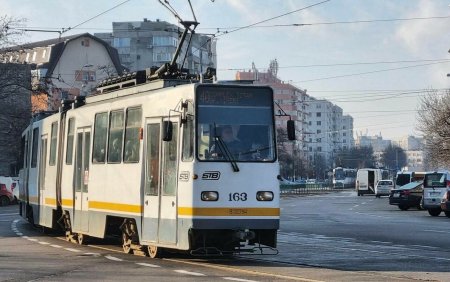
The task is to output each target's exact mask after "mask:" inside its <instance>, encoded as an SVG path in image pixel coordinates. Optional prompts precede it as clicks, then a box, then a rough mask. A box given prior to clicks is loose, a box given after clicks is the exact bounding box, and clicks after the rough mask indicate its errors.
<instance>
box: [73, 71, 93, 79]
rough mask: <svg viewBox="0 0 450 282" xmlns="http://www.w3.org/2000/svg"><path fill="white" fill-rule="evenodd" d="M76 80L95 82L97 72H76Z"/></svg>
mask: <svg viewBox="0 0 450 282" xmlns="http://www.w3.org/2000/svg"><path fill="white" fill-rule="evenodd" d="M75 80H76V81H95V80H96V73H95V71H81V70H77V71H75Z"/></svg>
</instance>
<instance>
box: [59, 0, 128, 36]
mask: <svg viewBox="0 0 450 282" xmlns="http://www.w3.org/2000/svg"><path fill="white" fill-rule="evenodd" d="M130 1H131V0H125V1H123V2H121V3H119V4H117V5H115V6H114V7H112V8H109V9H108V10H106V11H103V12H101V13H100V14H98V15H95V16H93V17H91V18H89V19H87V20H85V21H83V22H81V23H79V24H77V25H75V26H73V27H69V28H67V29H64V28H63V30H62V33H65V32H67V31H69V30H72V29H74V28H77V27H79V26H81V25H83V24H85V23H87V22H90V21H92V20H93V19H96V18H98V17H100V16H102V15H104V14H106V13H108V12H109V11H112V10H114V9H116V8H117V7H119V6H122V5H123V4H125V3H127V2H130Z"/></svg>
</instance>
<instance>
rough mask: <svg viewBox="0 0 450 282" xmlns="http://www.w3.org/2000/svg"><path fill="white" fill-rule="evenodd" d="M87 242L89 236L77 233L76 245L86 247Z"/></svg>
mask: <svg viewBox="0 0 450 282" xmlns="http://www.w3.org/2000/svg"><path fill="white" fill-rule="evenodd" d="M88 240H89V236H88V235H84V234H81V233H78V235H77V243H78V244H79V245H86V244H87V242H88Z"/></svg>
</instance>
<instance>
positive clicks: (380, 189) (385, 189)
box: [375, 180, 394, 198]
mask: <svg viewBox="0 0 450 282" xmlns="http://www.w3.org/2000/svg"><path fill="white" fill-rule="evenodd" d="M392 189H394V181H392V180H379V181H378V182H377V185H375V197H377V198H379V197H381V196H389V195H390V194H391V190H392Z"/></svg>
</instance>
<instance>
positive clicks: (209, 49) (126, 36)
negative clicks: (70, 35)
mask: <svg viewBox="0 0 450 282" xmlns="http://www.w3.org/2000/svg"><path fill="white" fill-rule="evenodd" d="M112 28H113V31H112V32H111V33H95V34H94V35H95V36H97V37H99V38H101V39H103V40H104V41H106V42H108V43H109V45H111V46H112V47H114V48H116V49H117V50H118V52H119V57H120V62H121V63H122V65H123V66H125V67H126V68H127V69H128V70H129V71H137V70H143V69H146V68H151V67H159V66H161V65H163V64H165V63H168V62H170V61H171V60H172V58H173V56H174V54H175V51H176V49H177V46H178V42H179V36H180V34H181V33H182V32H183V29H182V28H180V27H178V26H176V25H173V24H170V23H168V22H165V21H160V20H156V21H150V20H147V19H144V20H143V21H130V22H113V23H112ZM190 36H191V35H188V36H187V37H186V43H187V42H188V41H189V40H190V44H189V49H188V44H183V48H182V50H181V53H180V56H179V57H178V60H177V63H178V64H179V66H181V65H182V66H183V68H186V69H189V72H190V73H191V74H200V73H204V72H205V71H206V69H207V67H215V66H216V62H217V60H216V42H215V40H214V39H213V38H212V37H211V36H209V35H202V34H199V33H195V34H194V35H193V36H192V38H190Z"/></svg>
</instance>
